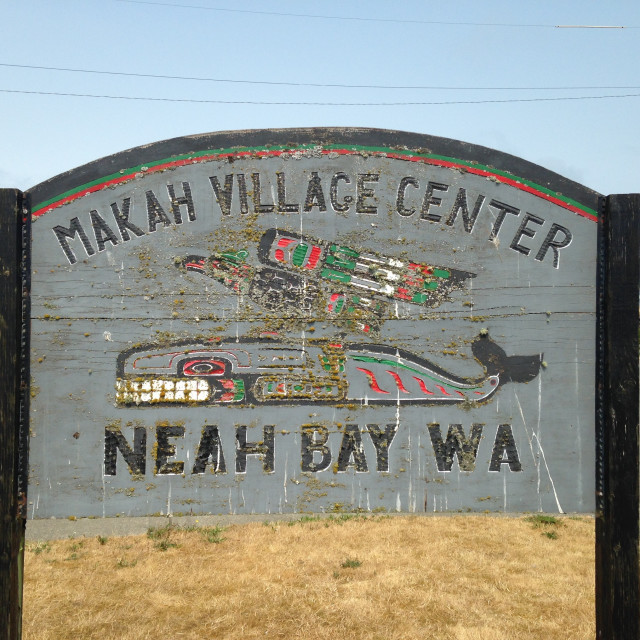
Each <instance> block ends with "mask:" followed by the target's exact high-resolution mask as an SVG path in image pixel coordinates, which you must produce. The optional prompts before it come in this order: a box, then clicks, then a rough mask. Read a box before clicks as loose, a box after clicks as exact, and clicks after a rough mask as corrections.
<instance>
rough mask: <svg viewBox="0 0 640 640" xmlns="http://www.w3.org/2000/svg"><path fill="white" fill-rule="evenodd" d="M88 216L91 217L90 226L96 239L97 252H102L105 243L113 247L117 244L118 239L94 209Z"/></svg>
mask: <svg viewBox="0 0 640 640" xmlns="http://www.w3.org/2000/svg"><path fill="white" fill-rule="evenodd" d="M89 215H90V216H91V226H92V227H93V234H94V235H95V237H96V244H97V245H98V251H104V245H105V243H107V242H110V243H111V244H112V245H113V246H114V247H115V246H116V245H117V244H118V238H117V237H116V234H115V233H114V232H113V231H112V229H111V227H110V226H109V225H108V224H107V223H106V222H105V221H104V219H103V218H102V216H101V215H100V214H99V213H98V212H97V211H96V210H95V209H92V210H91V212H90V213H89Z"/></svg>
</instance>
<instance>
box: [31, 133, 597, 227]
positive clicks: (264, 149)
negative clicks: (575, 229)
mask: <svg viewBox="0 0 640 640" xmlns="http://www.w3.org/2000/svg"><path fill="white" fill-rule="evenodd" d="M316 148H317V145H316V144H312V143H308V144H301V145H296V146H291V145H273V146H257V147H230V148H225V149H210V150H206V151H195V152H191V153H186V154H181V155H176V156H172V157H171V158H163V159H161V160H155V161H152V162H147V163H144V164H140V165H136V166H134V167H130V168H128V169H122V170H120V171H119V172H117V173H112V174H110V175H107V176H103V177H101V178H98V179H96V180H92V181H90V182H87V183H85V184H83V185H80V186H79V187H75V188H73V189H69V190H68V191H65V192H63V193H61V194H58V195H56V196H54V197H52V198H49V199H47V200H44V201H43V202H40V203H38V204H37V205H35V206H34V210H35V211H38V210H40V209H43V208H45V207H47V206H49V205H51V204H54V203H55V202H58V201H60V200H63V199H65V198H69V197H71V196H73V195H74V194H76V193H78V192H80V191H84V190H86V189H90V188H91V187H95V186H98V185H100V184H103V183H106V182H110V181H113V180H118V179H120V178H124V177H125V176H132V175H135V174H136V173H143V174H144V173H145V172H146V171H147V170H148V169H153V168H155V167H158V166H161V165H164V164H176V163H181V162H190V161H197V160H199V159H202V158H208V157H212V158H214V157H215V156H226V155H236V156H237V155H241V154H260V153H267V154H268V153H274V152H275V153H277V154H279V153H280V152H282V151H285V150H287V151H289V150H290V151H305V150H311V149H316ZM322 148H323V149H325V150H329V151H331V150H334V151H341V150H346V151H349V152H355V153H377V154H381V155H387V156H389V155H390V156H392V157H397V158H403V157H404V158H423V159H425V160H433V161H435V162H438V161H440V162H446V163H451V164H455V165H457V166H462V167H468V168H470V169H473V170H478V171H482V172H486V173H488V174H490V175H496V176H501V177H503V178H505V179H508V180H512V181H515V182H517V183H519V184H523V185H526V186H527V187H529V188H531V189H534V190H536V191H538V192H540V193H543V194H545V195H547V196H549V197H552V198H554V199H556V200H559V201H560V202H564V203H566V204H568V205H571V206H573V207H576V208H578V209H580V210H581V211H584V212H585V213H587V214H589V215H590V216H593V217H597V216H598V213H597V211H596V210H595V209H591V208H590V207H587V206H585V205H583V204H581V203H580V202H578V201H577V200H574V199H573V198H569V197H567V196H564V195H562V194H559V193H557V192H555V191H552V190H551V189H548V188H547V187H544V186H542V185H539V184H537V183H535V182H533V181H531V180H527V179H526V178H521V177H519V176H516V175H514V174H512V173H509V172H507V171H502V170H500V169H495V168H494V167H489V166H488V165H482V164H479V163H477V162H473V161H469V160H461V159H459V158H452V157H449V156H443V155H439V154H435V153H425V152H420V151H412V150H407V149H392V148H389V147H371V146H364V145H344V144H325V145H322Z"/></svg>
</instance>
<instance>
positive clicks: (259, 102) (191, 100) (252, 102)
mask: <svg viewBox="0 0 640 640" xmlns="http://www.w3.org/2000/svg"><path fill="white" fill-rule="evenodd" d="M0 92H1V93H15V94H30V95H42V96H66V97H74V98H104V99H108V100H143V101H149V102H182V103H196V104H246V105H263V106H319V107H406V106H427V105H454V104H495V103H513V102H559V101H565V100H605V99H608V98H639V97H640V93H628V94H621V95H620V94H618V95H606V96H563V97H553V98H504V99H499V98H498V99H491V100H488V99H485V100H433V101H415V102H408V101H407V102H402V101H399V102H320V101H317V102H316V101H284V100H278V101H269V100H204V99H196V98H153V97H145V96H113V95H106V94H104V95H99V94H92V93H65V92H61V91H30V90H26V89H0Z"/></svg>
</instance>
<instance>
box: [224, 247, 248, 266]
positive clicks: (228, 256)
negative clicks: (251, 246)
mask: <svg viewBox="0 0 640 640" xmlns="http://www.w3.org/2000/svg"><path fill="white" fill-rule="evenodd" d="M220 255H221V256H222V257H223V258H224V259H225V260H227V261H229V262H233V263H235V264H242V263H244V262H246V259H247V257H248V256H249V252H248V251H245V250H244V249H241V250H240V251H223V252H222V253H221V254H220Z"/></svg>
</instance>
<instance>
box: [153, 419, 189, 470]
mask: <svg viewBox="0 0 640 640" xmlns="http://www.w3.org/2000/svg"><path fill="white" fill-rule="evenodd" d="M184 431H185V429H184V426H183V425H158V427H157V429H156V452H155V458H156V469H155V472H156V474H158V475H164V474H167V475H168V474H179V473H182V472H183V471H184V462H182V461H180V460H173V461H171V462H169V458H172V457H173V456H175V455H176V445H175V444H174V443H173V442H171V441H170V440H169V438H183V437H184Z"/></svg>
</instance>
